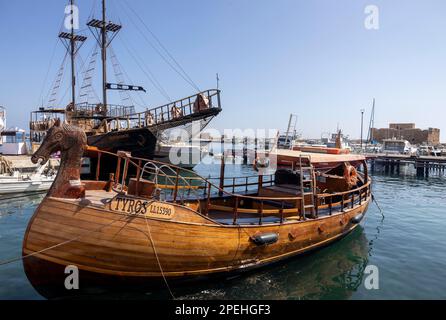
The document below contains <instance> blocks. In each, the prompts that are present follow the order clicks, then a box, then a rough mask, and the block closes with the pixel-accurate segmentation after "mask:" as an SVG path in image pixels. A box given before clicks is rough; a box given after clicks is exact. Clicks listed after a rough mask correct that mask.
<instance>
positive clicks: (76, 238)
mask: <svg viewBox="0 0 446 320" xmlns="http://www.w3.org/2000/svg"><path fill="white" fill-rule="evenodd" d="M126 217H128V216H127V215H124V216H122V217H121V218H119V219H116V220H113V221H112V222H110V223H109V224H106V225H103V226H101V227H99V228H97V229H95V230H91V231H88V232H85V233H83V234H81V235H79V236H77V237H75V238H73V239H70V240H66V241H64V242H61V243H58V244H55V245H53V246H50V247H48V248H45V249H42V250H39V251H36V252H33V253H30V254H27V255H25V256H21V257H16V258H11V259H8V260H4V261H0V266H3V265H6V264H10V263H13V262H17V261H20V260H24V259H26V258H29V257H32V256H35V255H37V254H40V253H43V252H46V251H48V250H51V249H55V248H57V247H60V246H63V245H65V244H68V243H70V242H73V241H76V240H79V239H80V238H82V237H83V236H86V235H87V234H89V233H93V232H96V231H99V230H101V229H102V228H105V227H109V226H111V225H112V224H113V223H115V222H118V221H121V220H122V219H123V218H126Z"/></svg>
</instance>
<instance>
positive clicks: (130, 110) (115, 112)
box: [67, 102, 136, 118]
mask: <svg viewBox="0 0 446 320" xmlns="http://www.w3.org/2000/svg"><path fill="white" fill-rule="evenodd" d="M67 111H69V112H71V117H74V118H83V117H90V118H92V117H103V118H125V117H128V116H131V115H132V114H135V112H136V111H135V107H134V106H122V105H113V104H108V105H107V107H106V108H104V106H103V105H102V104H91V103H86V102H85V103H81V104H76V106H75V107H74V108H72V109H71V110H70V107H68V110H67Z"/></svg>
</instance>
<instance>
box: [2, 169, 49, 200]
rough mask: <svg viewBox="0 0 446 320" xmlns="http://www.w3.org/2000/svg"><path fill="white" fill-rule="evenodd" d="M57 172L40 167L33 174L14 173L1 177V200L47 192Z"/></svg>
mask: <svg viewBox="0 0 446 320" xmlns="http://www.w3.org/2000/svg"><path fill="white" fill-rule="evenodd" d="M55 177H56V172H55V171H54V170H51V169H48V167H46V166H44V167H39V168H37V170H36V171H35V172H33V173H31V174H22V173H20V172H19V171H14V172H13V173H12V174H9V175H8V174H4V175H0V199H5V198H10V197H12V196H19V195H26V194H30V193H39V192H46V191H48V190H49V188H50V187H51V185H52V184H53V181H54V178H55Z"/></svg>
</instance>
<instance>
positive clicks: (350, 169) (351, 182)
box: [344, 164, 358, 188]
mask: <svg viewBox="0 0 446 320" xmlns="http://www.w3.org/2000/svg"><path fill="white" fill-rule="evenodd" d="M344 179H345V181H346V182H347V184H348V186H349V187H350V188H351V187H354V186H356V184H357V183H358V172H357V171H356V168H355V167H354V166H352V165H349V164H347V165H345V167H344Z"/></svg>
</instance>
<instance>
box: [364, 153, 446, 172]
mask: <svg viewBox="0 0 446 320" xmlns="http://www.w3.org/2000/svg"><path fill="white" fill-rule="evenodd" d="M365 156H366V158H367V161H368V162H369V163H370V165H371V167H372V170H374V167H375V164H380V165H383V166H384V171H385V172H386V173H397V174H398V173H399V172H400V166H401V165H413V166H414V168H415V170H416V172H417V176H420V177H428V176H429V175H430V173H441V174H442V173H444V171H445V168H446V157H444V156H441V157H438V156H414V155H405V154H383V153H372V154H366V155H365Z"/></svg>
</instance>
